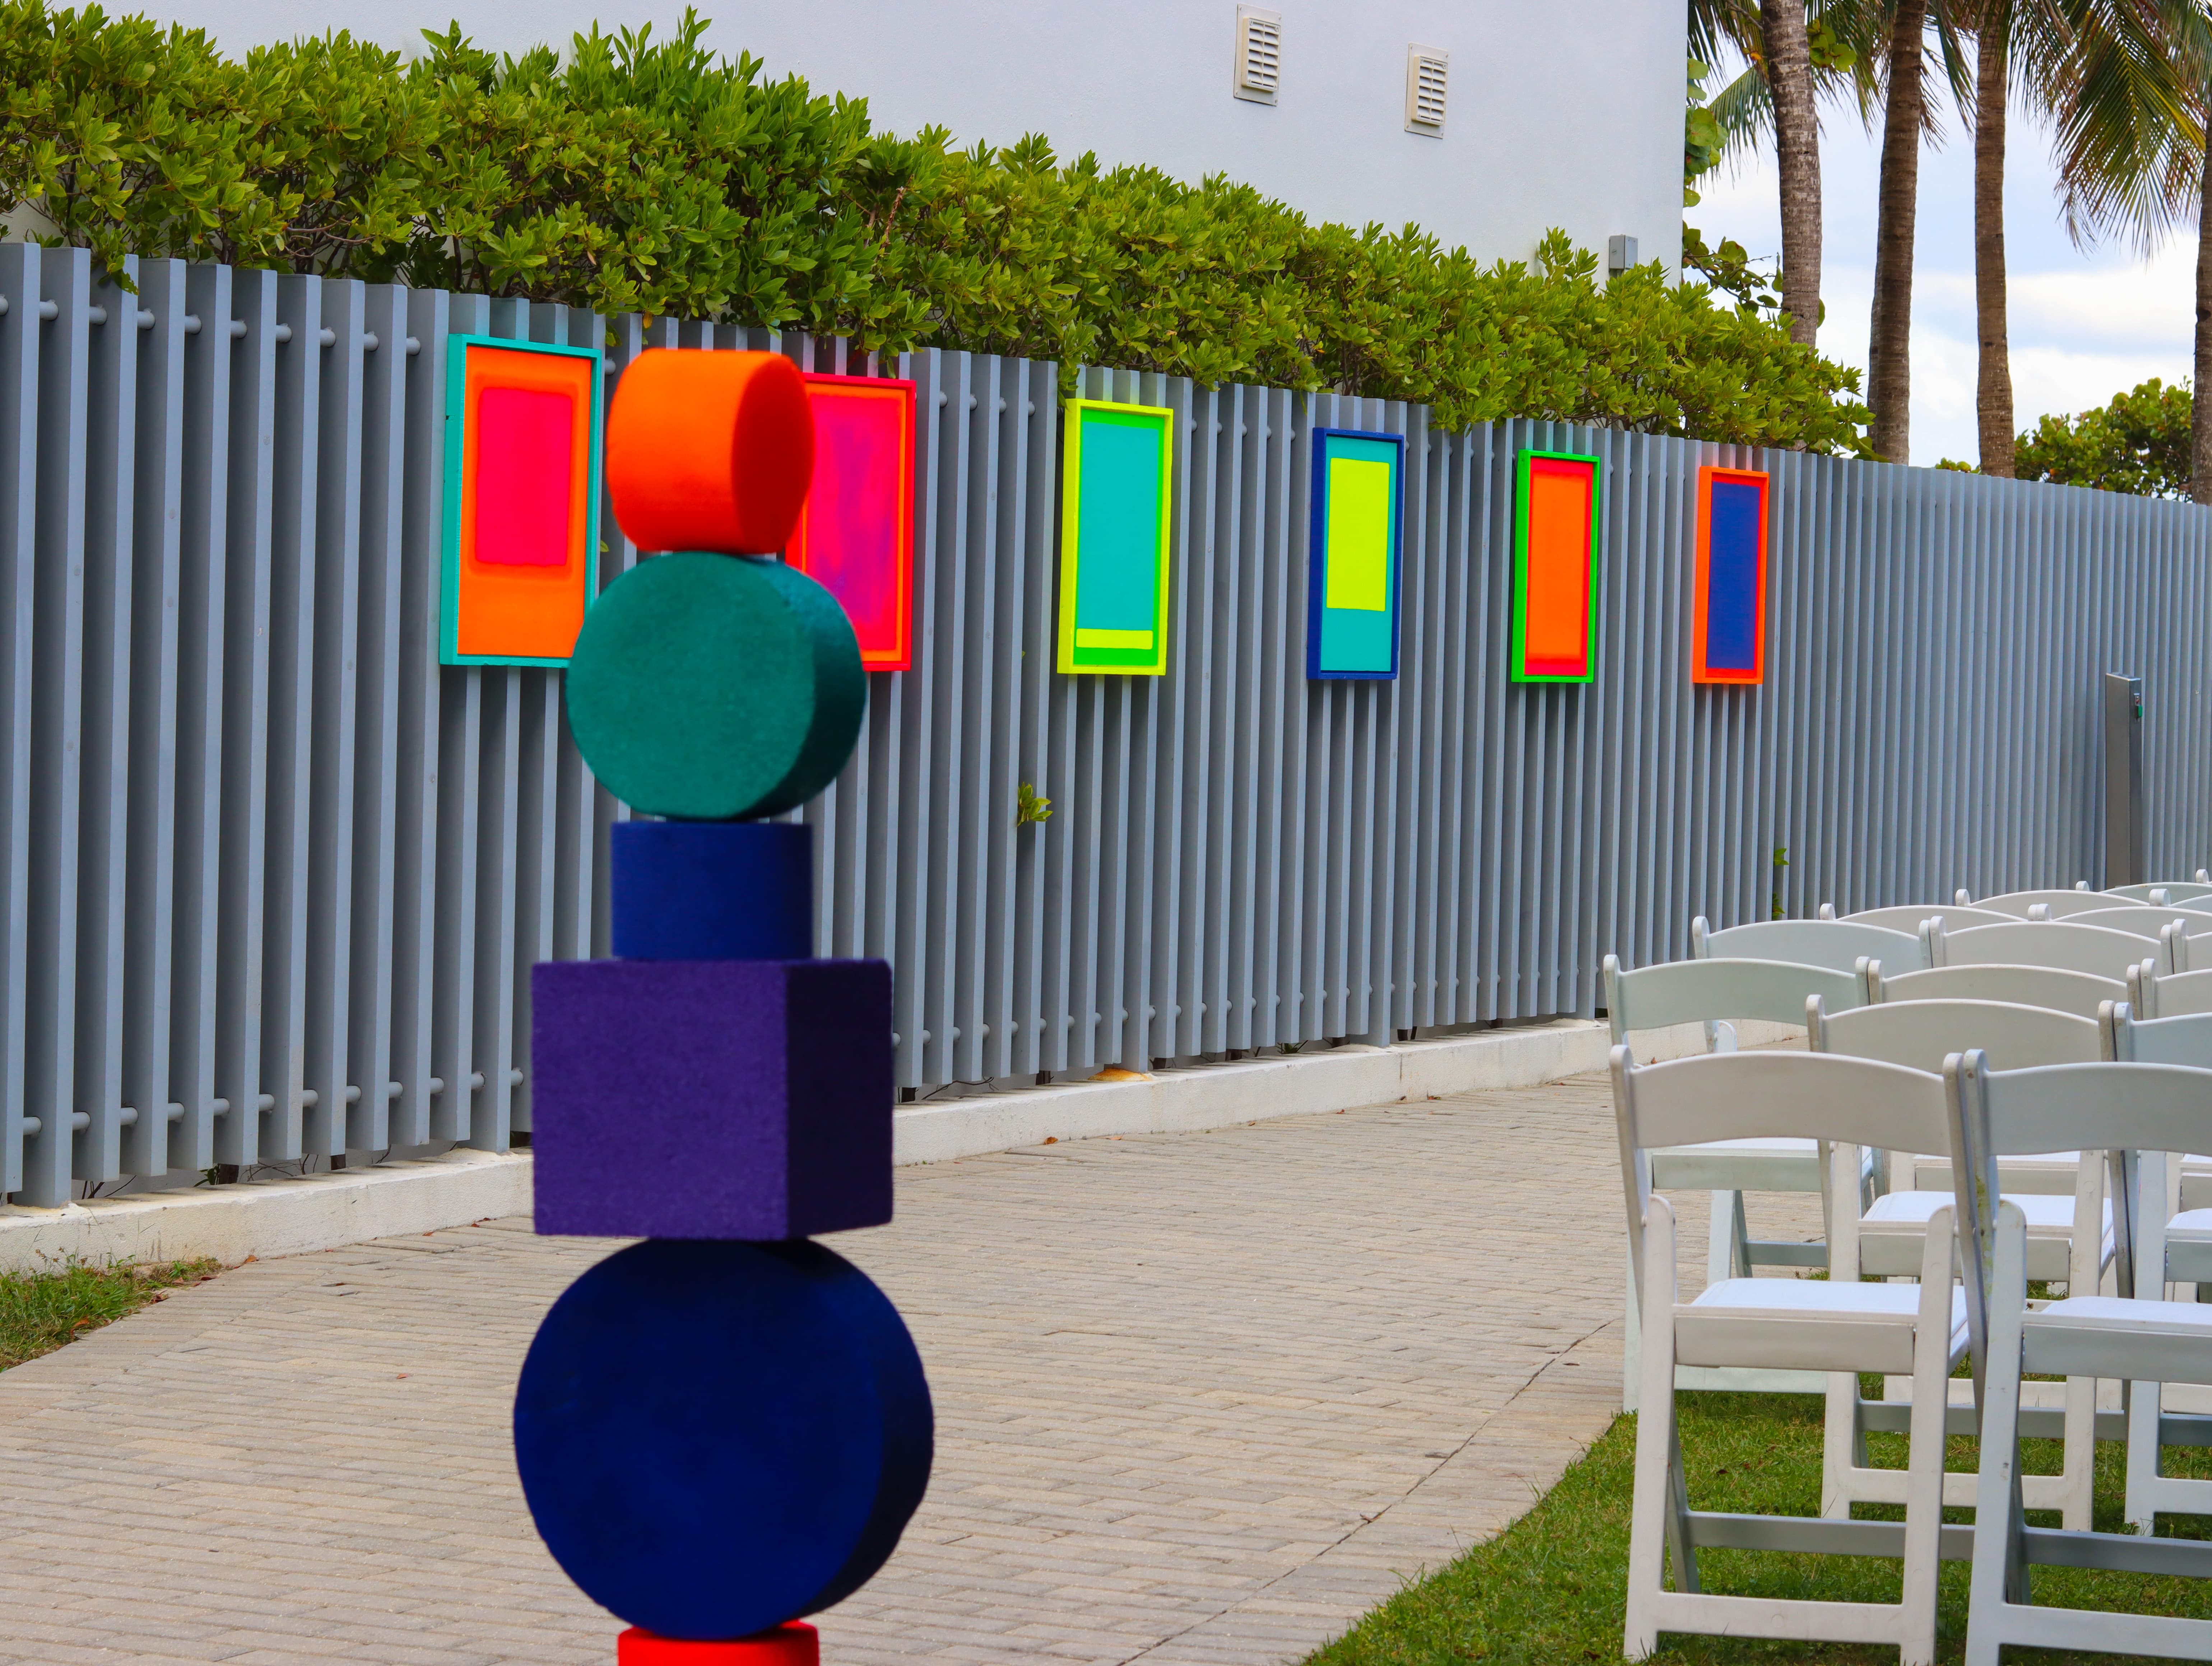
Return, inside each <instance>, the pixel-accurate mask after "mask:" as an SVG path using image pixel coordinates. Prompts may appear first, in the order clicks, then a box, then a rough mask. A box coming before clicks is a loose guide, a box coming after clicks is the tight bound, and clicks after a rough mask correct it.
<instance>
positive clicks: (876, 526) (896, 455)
mask: <svg viewBox="0 0 2212 1666" xmlns="http://www.w3.org/2000/svg"><path fill="white" fill-rule="evenodd" d="M806 381H807V389H806V391H807V395H808V398H810V400H811V402H812V404H813V407H814V483H813V484H812V486H811V488H810V489H808V492H807V495H806V509H805V514H803V515H802V517H801V518H800V520H799V530H798V531H797V532H795V533H794V534H793V538H792V544H791V549H790V550H789V551H788V556H789V559H790V562H791V564H792V565H793V566H794V567H796V568H798V569H799V571H801V572H803V573H805V574H806V575H807V576H809V577H810V578H811V579H813V580H815V581H817V583H819V584H820V585H821V586H822V587H823V588H824V589H826V590H828V591H829V593H830V594H831V595H833V596H835V597H836V599H837V600H838V603H839V605H841V606H842V607H843V608H844V610H845V613H846V617H848V618H850V619H851V620H852V622H853V633H854V635H855V636H857V637H858V638H859V639H860V661H861V663H862V664H863V665H865V666H867V668H868V669H869V670H871V671H904V670H905V669H907V668H908V666H910V665H911V664H912V663H913V653H914V647H913V618H914V384H913V383H912V382H908V381H896V380H890V379H887V378H878V377H872V376H829V375H810V376H808V377H807V379H806Z"/></svg>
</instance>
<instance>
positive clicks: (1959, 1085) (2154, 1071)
mask: <svg viewBox="0 0 2212 1666" xmlns="http://www.w3.org/2000/svg"><path fill="white" fill-rule="evenodd" d="M1944 1077H1945V1080H1946V1085H1947V1091H1948V1095H1949V1097H1950V1099H1951V1103H1952V1116H1953V1136H1952V1137H1953V1151H1954V1165H1955V1168H1956V1170H1957V1172H1958V1173H1959V1175H1960V1185H1959V1189H1958V1195H1957V1203H1956V1207H1957V1211H1958V1214H1959V1217H1960V1219H1962V1220H1964V1221H1965V1222H1966V1230H1965V1231H1963V1232H1962V1233H1961V1235H1960V1246H1961V1249H1962V1250H1963V1251H1964V1256H1963V1260H1964V1262H1965V1273H1966V1278H1965V1284H1966V1298H1967V1302H1968V1304H1969V1311H1970V1313H1971V1315H1972V1331H1973V1334H1974V1351H1975V1356H1976V1357H1975V1373H1974V1374H1975V1377H1976V1381H1977V1383H1978V1385H1979V1394H1978V1402H1979V1404H1980V1406H1981V1408H1982V1416H1981V1461H1980V1474H1979V1480H1978V1483H1977V1486H1976V1488H1975V1498H1974V1545H1973V1578H1972V1586H1971V1589H1970V1594H1969V1596H1968V1600H1967V1620H1966V1661H1967V1663H1968V1666H1997V1662H1998V1658H1999V1656H2000V1653H2001V1651H2002V1649H2003V1647H2004V1645H2006V1644H2008V1643H2015V1644H2024V1645H2034V1646H2036V1647H2039V1648H2045V1649H2082V1650H2087V1651H2092V1652H2096V1653H2105V1654H2148V1655H2164V1656H2170V1657H2178V1658H2184V1659H2191V1660H2206V1659H2212V1620H2184V1619H2180V1618H2178V1617H2175V1616H2172V1615H2167V1614H2116V1613H2112V1612H2110V1611H2106V1610H2100V1609H2086V1608H2037V1607H2035V1606H2034V1605H2033V1603H2032V1602H2030V1600H2029V1598H2030V1590H2029V1578H2028V1570H2029V1568H2030V1567H2031V1566H2036V1565H2039V1564H2040V1565H2045V1566H2068V1567H2089V1568H2107V1569H2112V1570H2114V1571H2117V1572H2141V1573H2162V1574H2183V1575H2187V1576H2189V1577H2191V1578H2212V1542H2206V1541H2200V1540H2178V1539H2159V1538H2153V1537H2148V1536H2144V1535H2134V1534H2122V1533H2089V1532H2083V1531H2081V1530H2079V1529H2069V1528H2033V1527H2030V1526H2028V1525H2027V1522H2026V1519H2025V1517H2024V1513H2023V1512H2024V1511H2025V1509H2026V1508H2027V1505H2026V1503H2025V1501H2024V1499H2023V1498H2022V1493H2021V1474H2020V1434H2021V1429H2020V1400H2021V1378H2022V1377H2023V1376H2025V1375H2027V1374H2028V1373H2031V1372H2043V1373H2049V1374H2053V1375H2059V1376H2066V1377H2075V1376H2087V1375H2100V1376H2106V1377H2122V1378H2124V1379H2128V1380H2130V1381H2131V1382H2132V1383H2134V1387H2133V1389H2132V1390H2131V1391H2130V1402H2131V1404H2130V1417H2131V1418H2141V1417H2142V1416H2144V1415H2146V1408H2155V1407H2156V1405H2157V1398H2156V1393H2155V1389H2154V1386H2153V1385H2154V1384H2156V1383H2161V1382H2165V1383H2212V1305H2199V1304H2197V1303H2194V1302H2168V1301H2160V1300H2154V1299H2148V1298H2146V1299H2141V1300H2136V1299H2130V1298H2124V1297H2119V1296H2101V1295H2090V1296H2075V1295H2071V1294H2069V1296H2068V1297H2067V1298H2065V1299H2064V1300H2063V1301H2056V1302H2052V1303H2051V1304H2048V1305H2047V1306H2045V1307H2043V1308H2040V1309H2039V1310H2030V1309H2029V1307H2028V1304H2027V1280H2028V1270H2027V1221H2026V1219H2024V1217H2023V1216H2022V1215H2021V1211H2020V1207H2019V1205H2018V1204H2017V1203H2015V1202H2014V1201H2011V1200H2009V1199H2006V1200H2003V1201H1996V1202H1995V1207H1990V1206H1991V1203H1992V1201H1994V1200H1996V1164H1997V1163H1998V1161H2000V1160H2001V1159H2002V1158H2004V1157H2005V1156H2007V1155H2008V1154H2013V1153H2019V1152H2033V1151H2038V1150H2048V1149H2051V1148H2052V1147H2055V1146H2060V1145H2066V1144H2073V1143H2075V1142H2077V1141H2078V1142H2079V1143H2080V1144H2081V1145H2082V1146H2084V1147H2085V1148H2100V1147H2101V1148H2105V1149H2116V1150H2117V1149H2125V1150H2133V1151H2137V1152H2144V1153H2150V1152H2170V1151H2177V1150H2185V1149H2187V1148H2188V1147H2189V1146H2191V1145H2193V1144H2202V1143H2203V1135H2204V1133H2205V1131H2206V1130H2207V1129H2208V1128H2212V1071H2208V1070H2193V1069H2190V1068H2188V1067H2183V1066H2177V1065H2155V1064H2128V1063H2121V1062H2113V1063H2102V1064H2070V1065H2051V1066H2045V1067H2039V1068H2034V1069H2027V1070H2006V1071H1992V1070H1990V1069H1989V1068H1988V1067H1987V1064H1986V1061H1984V1058H1983V1056H1982V1055H1981V1054H1980V1053H1979V1052H1978V1051H1970V1052H1968V1053H1966V1054H1964V1055H1957V1056H1954V1057H1953V1058H1951V1059H1948V1060H1947V1061H1945V1063H1944ZM2148 1160H2149V1159H2148V1156H2146V1157H2145V1159H2144V1161H2145V1162H2146V1164H2148ZM2159 1213H2161V1212H2160V1211H2151V1212H2149V1213H2148V1214H2147V1215H2146V1217H2145V1221H2144V1234H2143V1249H2144V1251H2145V1253H2146V1255H2148V1254H2149V1253H2151V1251H2152V1249H2153V1240H2154V1237H2155V1236H2156V1234H2155V1230H2154V1226H2153V1225H2152V1223H2153V1222H2154V1220H2155V1219H2156V1217H2157V1215H2158V1214H2159ZM2146 1265H2148V1266H2154V1265H2156V1262H2147V1263H2146ZM2147 1414H2148V1415H2149V1416H2151V1417H2155V1416H2156V1415H2157V1414H2156V1411H2155V1410H2154V1409H2148V1413H2147ZM2133 1445H2134V1443H2133V1442H2132V1441H2131V1442H2130V1459H2131V1460H2132V1458H2133V1456H2134V1454H2133Z"/></svg>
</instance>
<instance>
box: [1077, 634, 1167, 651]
mask: <svg viewBox="0 0 2212 1666" xmlns="http://www.w3.org/2000/svg"><path fill="white" fill-rule="evenodd" d="M1075 645H1076V647H1078V648H1150V647H1151V646H1152V632H1151V631H1149V630H1079V631H1077V632H1076V633H1075Z"/></svg>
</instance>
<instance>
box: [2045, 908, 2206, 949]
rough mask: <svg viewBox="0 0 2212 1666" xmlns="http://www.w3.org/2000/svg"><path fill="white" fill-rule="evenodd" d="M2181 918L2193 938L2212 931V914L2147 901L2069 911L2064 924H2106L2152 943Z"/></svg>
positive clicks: (2107, 926)
mask: <svg viewBox="0 0 2212 1666" xmlns="http://www.w3.org/2000/svg"><path fill="white" fill-rule="evenodd" d="M2177 920H2179V921H2181V922H2182V923H2183V925H2184V926H2185V927H2187V929H2188V934H2189V935H2190V936H2191V937H2201V936H2203V934H2204V933H2206V932H2212V914H2206V913H2203V912H2202V911H2201V910H2199V909H2171V908H2169V909H2158V908H2152V907H2151V906H2150V905H2149V904H2148V903H2145V904H2142V905H2141V906H2139V907H2136V906H2128V907H2121V908H2112V909H2089V910H2088V911H2087V913H2084V914H2069V915H2067V916H2066V920H2065V923H2066V924H2067V925H2069V926H2103V927H2106V928H2107V929H2108V930H2111V931H2116V932H2130V933H2133V934H2134V935H2136V936H2137V937H2148V938H2149V939H2151V940H2152V941H2153V942H2155V941H2157V940H2158V938H2159V936H2160V933H2163V932H2164V931H2165V929H2166V927H2168V926H2170V925H2172V923H2173V922H2174V921H2177Z"/></svg>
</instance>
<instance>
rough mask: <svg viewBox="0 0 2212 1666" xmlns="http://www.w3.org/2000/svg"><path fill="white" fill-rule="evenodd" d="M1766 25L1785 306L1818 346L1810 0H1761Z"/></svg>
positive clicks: (1799, 337) (1794, 333)
mask: <svg viewBox="0 0 2212 1666" xmlns="http://www.w3.org/2000/svg"><path fill="white" fill-rule="evenodd" d="M1759 36H1760V42H1761V44H1762V46H1764V47H1765V57H1766V80H1767V86H1768V88H1769V90H1770V93H1771V97H1772V99H1773V100H1774V154H1775V160H1776V162H1777V164H1778V168H1779V171H1780V173H1781V175H1782V190H1781V194H1782V310H1783V311H1784V313H1788V314H1789V316H1790V340H1792V341H1794V342H1796V343H1798V344H1801V345H1802V346H1806V347H1810V346H1812V345H1813V344H1814V340H1815V339H1816V338H1817V337H1819V335H1820V113H1819V112H1818V111H1816V110H1815V109H1814V106H1813V50H1812V43H1811V40H1810V39H1809V37H1808V33H1807V32H1806V27H1805V0H1759Z"/></svg>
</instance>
